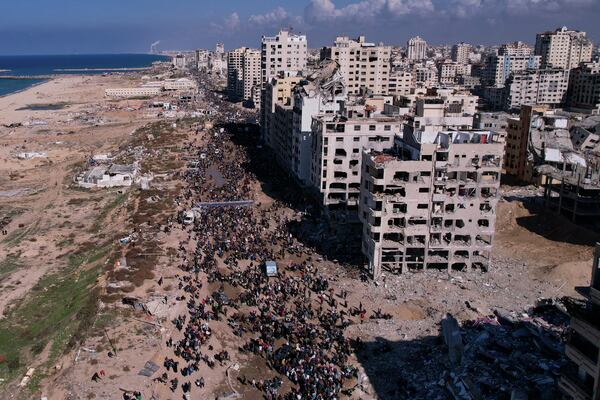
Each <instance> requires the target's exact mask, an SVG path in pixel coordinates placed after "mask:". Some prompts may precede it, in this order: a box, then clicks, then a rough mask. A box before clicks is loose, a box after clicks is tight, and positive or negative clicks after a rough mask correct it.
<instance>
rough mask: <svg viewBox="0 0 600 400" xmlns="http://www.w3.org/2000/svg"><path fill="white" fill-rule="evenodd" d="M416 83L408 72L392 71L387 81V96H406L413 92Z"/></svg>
mask: <svg viewBox="0 0 600 400" xmlns="http://www.w3.org/2000/svg"><path fill="white" fill-rule="evenodd" d="M415 87H416V83H415V80H414V76H413V74H412V73H411V72H409V71H394V72H392V73H391V74H390V77H389V80H388V90H387V94H390V95H395V96H398V95H406V94H410V93H411V92H413V91H414V89H415Z"/></svg>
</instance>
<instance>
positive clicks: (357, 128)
mask: <svg viewBox="0 0 600 400" xmlns="http://www.w3.org/2000/svg"><path fill="white" fill-rule="evenodd" d="M354 130H355V131H360V125H354ZM355 139H356V138H355Z"/></svg>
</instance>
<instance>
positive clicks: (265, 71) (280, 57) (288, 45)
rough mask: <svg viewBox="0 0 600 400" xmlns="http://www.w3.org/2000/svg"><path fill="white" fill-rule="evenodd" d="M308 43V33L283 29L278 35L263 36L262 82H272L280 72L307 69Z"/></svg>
mask: <svg viewBox="0 0 600 400" xmlns="http://www.w3.org/2000/svg"><path fill="white" fill-rule="evenodd" d="M307 58H308V44H307V41H306V35H295V34H292V33H291V32H289V31H287V30H281V31H279V33H278V34H277V36H273V37H268V36H263V37H262V46H261V70H262V82H263V83H267V82H270V81H271V79H273V78H275V77H277V76H278V75H279V74H280V73H290V72H302V71H304V70H305V69H306V62H307Z"/></svg>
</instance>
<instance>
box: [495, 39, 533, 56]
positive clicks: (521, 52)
mask: <svg viewBox="0 0 600 400" xmlns="http://www.w3.org/2000/svg"><path fill="white" fill-rule="evenodd" d="M498 54H499V55H502V56H503V55H507V56H510V57H514V56H521V57H525V56H530V55H532V54H533V49H532V48H531V47H530V46H529V45H528V44H526V43H523V42H512V43H505V44H502V45H501V46H500V48H499V49H498Z"/></svg>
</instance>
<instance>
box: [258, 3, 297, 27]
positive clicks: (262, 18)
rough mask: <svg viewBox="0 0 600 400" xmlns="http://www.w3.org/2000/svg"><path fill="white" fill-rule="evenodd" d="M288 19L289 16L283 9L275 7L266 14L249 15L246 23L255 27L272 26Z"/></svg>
mask: <svg viewBox="0 0 600 400" xmlns="http://www.w3.org/2000/svg"><path fill="white" fill-rule="evenodd" d="M289 17H290V14H289V13H288V12H287V11H286V10H285V9H284V8H283V7H277V8H276V9H274V10H273V11H271V12H268V13H266V14H259V15H251V16H250V18H248V22H250V23H251V24H257V25H272V24H277V23H281V22H283V21H286V20H287V19H288V18H289Z"/></svg>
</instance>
